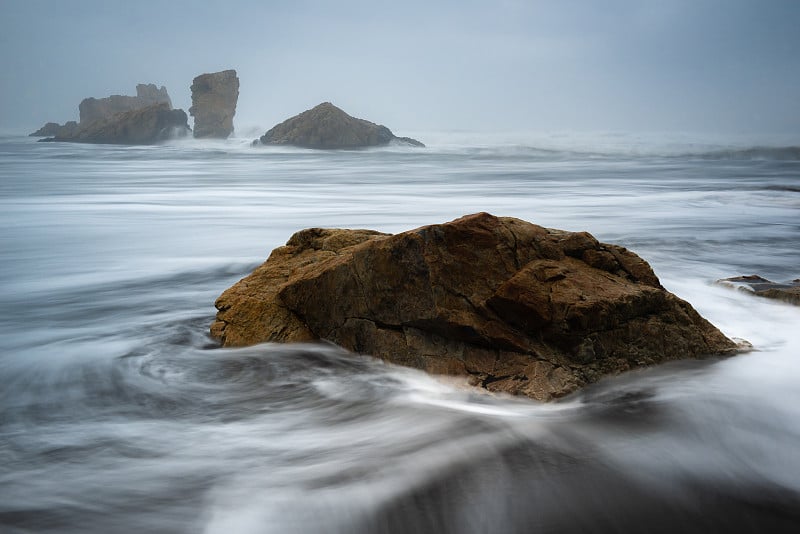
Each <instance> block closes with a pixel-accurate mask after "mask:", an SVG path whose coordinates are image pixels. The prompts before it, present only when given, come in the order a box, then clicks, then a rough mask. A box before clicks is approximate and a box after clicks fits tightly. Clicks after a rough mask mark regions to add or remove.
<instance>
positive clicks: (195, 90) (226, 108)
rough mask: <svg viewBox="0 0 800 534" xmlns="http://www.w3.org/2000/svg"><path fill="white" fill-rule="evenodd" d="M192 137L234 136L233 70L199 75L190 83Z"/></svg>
mask: <svg viewBox="0 0 800 534" xmlns="http://www.w3.org/2000/svg"><path fill="white" fill-rule="evenodd" d="M191 90H192V107H190V108H189V114H190V115H191V116H192V117H194V136H195V137H197V138H216V139H227V138H228V136H230V135H231V134H232V133H233V116H234V115H235V114H236V102H237V101H238V99H239V78H238V77H237V76H236V71H235V70H224V71H221V72H213V73H209V74H201V75H200V76H197V77H196V78H195V79H194V80H193V81H192V87H191Z"/></svg>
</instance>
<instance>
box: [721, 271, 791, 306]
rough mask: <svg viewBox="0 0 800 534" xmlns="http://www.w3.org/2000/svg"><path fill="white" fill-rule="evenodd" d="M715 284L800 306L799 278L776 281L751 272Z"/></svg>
mask: <svg viewBox="0 0 800 534" xmlns="http://www.w3.org/2000/svg"><path fill="white" fill-rule="evenodd" d="M716 283H717V284H719V285H721V286H725V287H730V288H734V289H739V290H741V291H745V292H747V293H752V294H753V295H756V296H757V297H764V298H770V299H775V300H780V301H783V302H788V303H789V304H794V305H795V306H800V278H797V279H795V280H792V281H791V282H787V283H778V282H773V281H771V280H767V279H766V278H762V277H761V276H758V275H755V274H752V275H746V276H734V277H731V278H723V279H722V280H717V281H716Z"/></svg>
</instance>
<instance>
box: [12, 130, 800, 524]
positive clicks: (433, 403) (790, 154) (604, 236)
mask: <svg viewBox="0 0 800 534" xmlns="http://www.w3.org/2000/svg"><path fill="white" fill-rule="evenodd" d="M414 136H415V137H418V138H419V139H421V140H423V141H425V142H426V143H428V144H429V147H428V148H426V149H422V150H419V149H410V148H404V147H387V148H381V149H374V150H365V151H350V152H314V151H307V150H299V149H287V148H265V147H262V148H252V147H250V146H249V140H247V139H231V140H227V141H220V142H197V141H194V140H185V141H179V142H174V143H168V144H165V145H159V146H148V147H116V146H104V145H78V144H61V143H45V144H43V143H36V142H35V140H33V139H30V138H27V137H13V136H6V137H2V138H0V228H2V232H1V233H0V307H1V308H2V310H3V313H2V319H0V337H1V338H2V340H3V344H2V347H3V348H2V350H0V531H2V532H9V533H22V532H37V533H38V532H47V533H50V532H53V533H55V532H58V533H62V532H81V533H84V532H98V533H108V532H115V533H117V532H119V533H125V532H137V533H138V532H168V533H190V532H191V533H194V532H205V533H214V534H215V533H224V534H230V533H272V532H276V533H306V532H309V533H358V532H363V533H380V532H387V533H404V532H436V533H506V532H507V533H517V532H519V533H527V532H670V533H672V532H676V531H677V532H798V531H799V530H798V529H800V452H799V451H800V308H797V307H792V306H789V305H785V304H781V303H777V302H773V301H769V300H766V299H759V298H755V297H751V296H749V295H747V294H744V293H742V292H737V291H734V290H729V289H725V288H722V287H719V286H714V285H712V284H711V282H712V281H713V280H715V279H718V278H722V277H727V276H735V275H740V274H754V273H757V274H761V275H762V276H765V277H767V278H770V279H773V280H775V281H787V280H791V279H795V278H798V277H800V237H798V236H800V149H796V148H795V149H777V148H774V147H773V148H764V147H761V146H754V145H752V144H748V143H744V142H741V141H740V142H719V141H716V142H711V141H708V140H703V139H691V138H687V137H677V138H664V137H650V138H648V137H633V136H624V135H603V136H594V137H591V136H575V135H566V134H564V135H549V136H548V135H539V136H527V137H526V136H517V137H513V138H512V137H506V138H500V137H490V136H485V135H483V136H482V135H477V134H476V135H468V134H425V133H420V134H416V135H414ZM478 211H487V212H490V213H493V214H495V215H505V216H514V217H519V218H521V219H525V220H528V221H531V222H534V223H537V224H540V225H543V226H548V227H554V228H561V229H565V230H574V231H579V230H586V231H589V232H591V233H592V234H593V235H594V236H595V237H597V238H598V239H600V240H601V241H605V242H612V243H618V244H621V245H623V246H626V247H628V248H630V249H632V250H633V251H635V252H637V253H638V254H639V255H641V256H643V257H644V258H645V259H647V260H648V261H649V262H650V263H651V265H652V266H653V268H654V269H655V271H656V273H657V274H658V275H659V277H660V278H661V281H662V283H663V284H664V285H665V286H666V287H667V288H668V289H670V290H671V291H673V292H674V293H676V294H678V295H679V296H681V297H682V298H685V299H687V300H688V301H690V302H691V303H692V304H693V305H694V306H695V307H696V308H697V309H698V310H699V311H700V312H701V314H703V315H704V316H705V317H706V318H708V319H709V320H710V321H712V322H713V323H714V324H716V325H717V326H718V327H719V328H720V329H722V330H723V332H725V333H726V334H727V335H729V336H732V337H738V338H744V339H747V340H748V341H750V342H751V343H752V344H753V345H754V347H755V350H754V351H753V352H751V353H748V354H744V355H740V356H736V357H733V358H729V359H725V360H718V361H711V362H703V363H698V362H684V363H680V364H673V365H668V366H663V367H657V368H653V369H648V370H644V371H640V372H635V373H631V374H628V375H623V376H620V377H616V378H613V379H609V380H606V381H603V382H601V383H599V384H597V385H594V386H592V387H590V388H588V389H586V390H584V391H582V392H579V393H577V394H575V395H573V396H571V397H569V398H566V399H564V400H562V401H561V402H557V403H550V404H538V403H534V402H532V401H528V400H525V399H518V398H506V397H490V396H486V395H482V394H478V393H476V392H474V391H472V390H470V389H468V388H466V387H464V385H463V384H460V383H458V381H455V380H445V379H440V378H437V377H432V376H428V375H425V374H423V373H421V372H417V371H415V370H411V369H404V368H398V367H394V366H390V365H386V364H383V363H381V362H379V361H377V360H374V359H372V358H369V357H368V356H359V355H354V354H349V353H347V352H345V351H343V350H341V349H339V348H337V347H334V346H331V345H324V344H319V345H270V344H266V345H260V346H256V347H250V348H244V349H221V348H219V347H218V346H217V345H216V344H215V342H214V341H213V340H211V339H210V338H209V337H208V334H207V332H208V326H209V325H210V323H211V321H212V320H213V317H214V313H215V309H214V306H213V302H214V299H215V298H216V297H217V296H218V295H219V294H220V293H221V292H222V291H223V290H224V289H226V288H227V287H229V286H230V285H232V284H233V283H235V282H236V281H237V280H239V279H240V278H242V277H243V276H245V275H246V274H248V273H249V272H250V271H251V270H252V269H253V268H254V267H255V266H256V265H258V264H260V263H261V262H262V261H264V259H266V257H267V255H268V254H269V252H270V251H271V250H272V249H273V248H275V247H276V246H279V245H282V244H283V243H284V242H285V241H286V240H287V239H288V238H289V236H290V235H291V234H292V233H293V232H295V231H297V230H299V229H302V228H306V227H310V226H321V227H326V226H330V227H348V228H372V229H376V230H381V231H385V232H398V231H403V230H407V229H411V228H415V227H417V226H421V225H424V224H431V223H439V222H445V221H448V220H451V219H454V218H456V217H459V216H462V215H465V214H468V213H474V212H478Z"/></svg>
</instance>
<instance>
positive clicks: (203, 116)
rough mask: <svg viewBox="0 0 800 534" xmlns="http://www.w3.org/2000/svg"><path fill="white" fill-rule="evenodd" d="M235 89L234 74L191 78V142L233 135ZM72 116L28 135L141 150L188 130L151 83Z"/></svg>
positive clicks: (93, 101)
mask: <svg viewBox="0 0 800 534" xmlns="http://www.w3.org/2000/svg"><path fill="white" fill-rule="evenodd" d="M238 88H239V79H238V78H237V76H236V71H234V70H227V71H222V72H218V73H211V74H202V75H200V76H198V77H197V78H195V80H194V83H193V84H192V87H191V89H192V102H193V105H192V107H191V109H190V111H191V112H192V114H193V115H194V116H195V122H196V132H195V137H215V138H220V139H225V138H227V137H228V136H229V135H230V134H231V133H232V132H233V115H234V114H235V112H236V101H237V99H238V96H239V91H238ZM78 111H79V113H80V122H75V121H70V122H67V123H65V124H63V125H61V124H58V123H55V122H48V123H47V124H45V125H44V126H42V127H41V128H40V129H38V130H37V131H35V132H33V133H32V134H30V135H31V136H33V137H44V139H40V141H64V142H72V143H107V144H123V145H147V144H153V143H157V142H159V141H164V140H166V139H171V138H176V137H185V136H186V135H188V134H189V133H190V132H191V131H192V130H191V128H189V124H188V117H187V115H186V112H185V111H183V110H182V109H173V108H172V101H171V99H170V97H169V94H168V93H167V89H166V87H163V86H162V87H161V88H158V87H156V86H155V85H154V84H139V85H137V86H136V96H126V95H111V96H108V97H105V98H92V97H90V98H85V99H83V100H82V101H81V103H80V104H79V105H78ZM198 126H199V134H198V133H197V127H198Z"/></svg>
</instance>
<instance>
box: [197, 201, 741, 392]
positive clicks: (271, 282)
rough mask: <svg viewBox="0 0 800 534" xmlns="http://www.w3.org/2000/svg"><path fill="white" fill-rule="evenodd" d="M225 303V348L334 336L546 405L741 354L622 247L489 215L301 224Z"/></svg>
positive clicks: (350, 345) (221, 314) (221, 302)
mask: <svg viewBox="0 0 800 534" xmlns="http://www.w3.org/2000/svg"><path fill="white" fill-rule="evenodd" d="M216 306H217V309H218V313H217V318H216V321H215V322H214V324H213V325H212V327H211V332H212V335H213V336H214V337H216V338H217V339H219V340H220V341H221V342H222V344H223V345H225V346H244V345H251V344H255V343H260V342H265V341H273V342H302V341H312V340H319V339H324V340H328V341H331V342H333V343H336V344H339V345H341V346H342V347H344V348H346V349H348V350H350V351H355V352H359V353H364V354H369V355H372V356H376V357H378V358H382V359H384V360H386V361H389V362H393V363H397V364H401V365H406V366H410V367H415V368H418V369H423V370H426V371H429V372H432V373H444V374H455V375H466V376H469V377H471V380H472V381H473V382H474V383H475V384H478V385H480V386H483V387H485V388H486V389H489V390H492V391H503V392H509V393H513V394H521V395H527V396H529V397H532V398H534V399H539V400H548V399H552V398H555V397H561V396H563V395H566V394H568V393H570V392H572V391H575V390H576V389H578V388H580V387H581V386H583V385H586V384H589V383H592V382H594V381H596V380H598V379H599V378H601V377H602V376H605V375H609V374H615V373H619V372H622V371H626V370H628V369H634V368H637V367H642V366H647V365H652V364H657V363H659V362H663V361H667V360H677V359H683V358H703V357H706V356H709V355H718V354H730V353H732V352H735V351H736V350H737V346H736V344H735V343H734V342H732V341H731V340H729V339H728V338H727V337H725V336H724V335H723V334H722V333H721V332H720V331H719V330H717V329H716V328H715V327H714V326H713V325H711V324H710V323H709V322H708V321H706V320H705V319H703V318H702V317H701V316H700V315H699V314H698V313H697V312H696V311H695V310H694V309H693V308H692V306H691V305H690V304H689V303H687V302H685V301H683V300H681V299H680V298H678V297H676V296H675V295H673V294H671V293H669V292H667V291H666V290H665V289H664V288H663V287H662V286H661V284H660V283H659V280H658V278H657V277H656V275H655V274H654V273H653V271H652V269H651V268H650V266H649V265H648V264H647V262H646V261H644V260H643V259H641V258H640V257H638V256H637V255H635V254H634V253H632V252H630V251H628V250H626V249H625V248H623V247H620V246H617V245H610V244H604V243H600V242H598V241H597V240H596V239H595V238H594V237H592V236H591V235H590V234H588V233H585V232H577V233H573V232H564V231H560V230H553V229H548V228H543V227H541V226H537V225H534V224H531V223H528V222H525V221H522V220H519V219H514V218H508V217H494V216H492V215H489V214H486V213H479V214H475V215H470V216H466V217H462V218H460V219H457V220H455V221H452V222H449V223H445V224H435V225H431V226H425V227H422V228H418V229H416V230H410V231H407V232H403V233H400V234H396V235H387V234H382V233H379V232H375V231H371V230H342V229H320V228H311V229H308V230H302V231H300V232H298V233H296V234H295V235H293V236H292V237H291V239H289V241H288V242H287V244H286V246H283V247H279V248H277V249H275V250H274V251H273V252H272V254H271V255H270V257H269V259H268V260H267V261H266V262H265V263H264V264H262V265H261V266H260V267H258V268H257V269H256V270H255V271H253V273H252V274H250V275H249V276H247V277H246V278H244V279H243V280H241V281H240V282H238V283H237V284H235V285H234V286H232V287H231V288H229V289H228V290H227V291H225V292H224V293H223V294H222V295H221V296H220V297H219V298H218V299H217V301H216Z"/></svg>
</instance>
